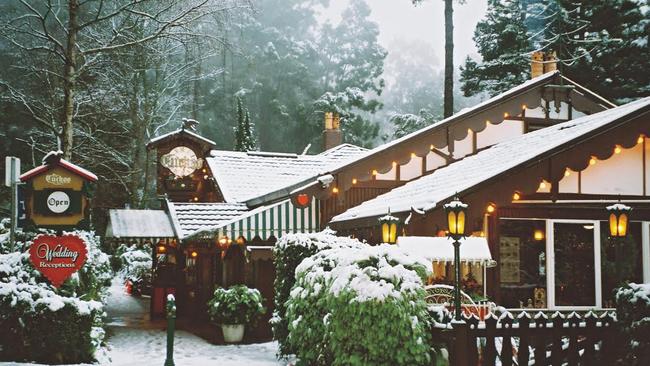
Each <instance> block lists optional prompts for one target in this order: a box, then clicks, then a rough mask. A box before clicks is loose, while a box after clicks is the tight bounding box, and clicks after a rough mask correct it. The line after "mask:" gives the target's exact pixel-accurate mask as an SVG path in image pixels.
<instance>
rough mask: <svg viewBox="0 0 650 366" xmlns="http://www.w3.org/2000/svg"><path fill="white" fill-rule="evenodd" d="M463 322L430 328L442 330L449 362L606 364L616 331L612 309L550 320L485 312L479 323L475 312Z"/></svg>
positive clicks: (540, 315)
mask: <svg viewBox="0 0 650 366" xmlns="http://www.w3.org/2000/svg"><path fill="white" fill-rule="evenodd" d="M464 320H465V322H452V323H451V325H450V326H449V327H446V329H439V328H434V329H433V332H434V333H438V332H442V333H443V334H442V336H443V338H444V339H445V340H446V342H447V344H448V347H449V348H448V349H449V351H450V365H452V366H469V365H472V366H474V365H504V366H511V365H532V364H534V365H566V364H568V365H578V364H580V365H594V364H612V363H610V362H607V361H608V360H607V358H608V357H614V355H615V354H616V352H614V350H611V351H607V349H610V347H611V346H608V344H609V343H611V342H612V338H613V335H614V334H616V333H615V332H613V331H611V329H610V328H612V326H613V324H614V322H615V321H616V315H615V313H614V312H612V313H605V314H603V315H602V316H597V315H596V314H594V313H593V312H588V313H587V314H585V315H578V314H577V313H575V312H573V313H571V314H569V315H568V316H565V315H562V314H561V313H559V312H556V313H555V314H553V315H552V316H551V317H550V318H549V317H547V316H546V315H545V314H544V313H542V312H538V313H537V314H535V315H534V316H532V317H531V315H530V314H529V313H527V312H522V313H520V314H519V315H518V316H517V318H514V317H513V316H512V314H510V313H505V314H504V315H502V316H501V317H499V318H497V317H496V316H494V315H493V314H491V315H489V316H488V317H487V318H486V319H485V321H484V322H482V321H479V320H478V318H476V317H475V316H469V317H468V316H465V317H464ZM434 338H435V337H434ZM600 350H605V351H604V352H599V351H600ZM610 361H612V360H610Z"/></svg>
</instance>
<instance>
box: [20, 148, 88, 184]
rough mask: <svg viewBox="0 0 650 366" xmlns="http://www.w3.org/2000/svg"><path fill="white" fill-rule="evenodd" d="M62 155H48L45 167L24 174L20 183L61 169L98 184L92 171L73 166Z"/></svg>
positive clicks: (44, 162)
mask: <svg viewBox="0 0 650 366" xmlns="http://www.w3.org/2000/svg"><path fill="white" fill-rule="evenodd" d="M61 155H62V153H60V152H50V153H48V154H47V155H46V156H45V158H43V165H41V166H37V167H36V168H34V169H32V170H29V171H27V172H25V173H23V174H22V175H21V176H20V181H21V182H25V181H27V180H29V179H31V178H33V177H35V176H37V175H40V174H43V173H45V172H47V171H49V170H51V169H53V168H55V167H61V168H63V169H65V170H67V171H69V172H71V173H73V174H76V175H78V176H80V177H82V178H84V179H86V180H89V181H91V182H96V181H97V176H96V175H95V174H93V173H91V172H90V171H88V170H86V169H84V168H82V167H80V166H78V165H75V164H72V163H71V162H69V161H67V160H65V159H62V158H61Z"/></svg>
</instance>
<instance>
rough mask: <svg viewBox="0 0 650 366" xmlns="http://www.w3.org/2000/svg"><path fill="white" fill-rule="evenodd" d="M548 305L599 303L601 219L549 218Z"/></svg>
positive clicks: (547, 244)
mask: <svg viewBox="0 0 650 366" xmlns="http://www.w3.org/2000/svg"><path fill="white" fill-rule="evenodd" d="M546 232H547V241H546V246H547V248H546V253H547V255H548V261H547V271H548V276H547V277H546V280H547V290H548V307H549V308H562V307H570V308H572V309H575V308H581V307H584V308H593V307H601V306H602V296H601V290H602V287H601V286H600V283H601V257H600V254H601V252H600V222H598V221H591V220H548V221H547V230H546Z"/></svg>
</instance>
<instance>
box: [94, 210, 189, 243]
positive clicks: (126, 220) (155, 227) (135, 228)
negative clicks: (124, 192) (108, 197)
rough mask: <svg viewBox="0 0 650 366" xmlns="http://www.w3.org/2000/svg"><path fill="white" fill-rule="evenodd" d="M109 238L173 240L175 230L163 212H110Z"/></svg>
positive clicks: (107, 234) (107, 230)
mask: <svg viewBox="0 0 650 366" xmlns="http://www.w3.org/2000/svg"><path fill="white" fill-rule="evenodd" d="M108 217H109V220H108V226H107V227H106V237H107V238H173V237H175V236H176V235H175V233H174V228H173V227H172V223H171V221H170V219H169V216H168V215H167V212H165V211H163V210H131V209H112V210H108Z"/></svg>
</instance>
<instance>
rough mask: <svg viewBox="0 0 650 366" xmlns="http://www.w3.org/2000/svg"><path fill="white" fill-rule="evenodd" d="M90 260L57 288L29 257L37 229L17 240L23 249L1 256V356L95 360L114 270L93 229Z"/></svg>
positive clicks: (56, 360) (49, 361) (87, 236)
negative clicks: (103, 300)
mask: <svg viewBox="0 0 650 366" xmlns="http://www.w3.org/2000/svg"><path fill="white" fill-rule="evenodd" d="M74 234H75V235H78V236H80V237H82V238H83V239H84V241H85V242H86V244H87V252H88V255H87V259H86V264H85V265H84V267H82V269H81V270H79V271H77V272H76V273H74V274H73V275H72V276H71V277H70V279H68V280H67V281H66V282H64V283H63V285H62V286H61V287H60V288H58V289H57V288H54V287H53V286H52V285H50V284H49V282H47V279H45V278H44V277H43V276H42V275H41V273H40V272H39V271H37V270H36V269H35V268H34V267H33V265H32V264H31V262H30V260H29V253H27V252H26V251H27V249H28V248H29V246H30V245H31V239H32V238H33V236H34V234H33V233H25V234H24V235H26V236H27V237H26V240H25V241H21V242H19V243H17V244H18V245H17V246H16V247H17V248H18V249H20V250H22V251H24V252H12V253H9V254H1V255H0V329H2V331H0V360H3V361H4V360H7V361H9V360H11V361H35V362H40V363H47V364H60V363H81V362H92V361H94V360H95V351H96V350H97V349H98V348H99V347H100V345H101V343H102V341H103V339H104V334H105V333H104V329H103V328H102V325H103V322H102V317H103V315H104V312H103V310H102V303H101V302H100V300H102V297H103V295H104V293H105V291H104V290H105V286H106V285H108V284H110V279H111V278H112V271H111V268H110V264H109V259H108V256H107V255H106V254H104V253H103V252H102V251H101V250H99V243H98V241H97V238H96V237H95V236H94V235H93V233H92V232H82V231H79V232H75V233H74Z"/></svg>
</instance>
